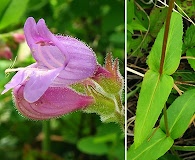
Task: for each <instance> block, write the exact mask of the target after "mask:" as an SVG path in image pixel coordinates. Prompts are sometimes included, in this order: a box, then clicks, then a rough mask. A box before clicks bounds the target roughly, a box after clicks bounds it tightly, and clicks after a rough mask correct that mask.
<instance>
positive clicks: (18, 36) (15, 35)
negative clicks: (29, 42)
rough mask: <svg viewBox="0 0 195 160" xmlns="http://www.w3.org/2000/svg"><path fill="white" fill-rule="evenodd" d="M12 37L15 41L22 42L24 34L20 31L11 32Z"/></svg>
mask: <svg viewBox="0 0 195 160" xmlns="http://www.w3.org/2000/svg"><path fill="white" fill-rule="evenodd" d="M12 36H13V39H14V41H15V42H17V43H22V42H24V41H25V36H24V34H22V33H13V35H12Z"/></svg>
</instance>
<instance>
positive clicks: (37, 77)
mask: <svg viewBox="0 0 195 160" xmlns="http://www.w3.org/2000/svg"><path fill="white" fill-rule="evenodd" d="M62 69H63V68H62V67H61V68H56V69H53V70H47V71H37V72H34V74H31V77H30V79H29V80H28V81H27V83H26V85H25V88H24V98H25V99H26V101H28V102H30V103H32V102H35V101H37V100H38V99H39V98H40V97H41V96H42V95H43V94H44V92H45V91H46V90H47V89H48V87H49V86H50V84H51V83H52V82H53V80H54V79H55V78H56V77H57V76H58V75H59V73H60V71H61V70H62Z"/></svg>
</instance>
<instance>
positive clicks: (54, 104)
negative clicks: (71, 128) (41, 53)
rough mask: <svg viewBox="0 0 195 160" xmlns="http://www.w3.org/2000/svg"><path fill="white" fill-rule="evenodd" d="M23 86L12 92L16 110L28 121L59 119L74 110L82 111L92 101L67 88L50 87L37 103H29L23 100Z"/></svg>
mask: <svg viewBox="0 0 195 160" xmlns="http://www.w3.org/2000/svg"><path fill="white" fill-rule="evenodd" d="M24 87H25V84H24V85H19V86H17V87H16V88H14V90H13V95H14V100H15V104H16V108H17V109H18V110H19V111H20V112H21V113H22V115H24V116H25V117H28V118H30V119H34V120H43V119H50V118H55V117H59V116H61V115H64V114H66V113H69V112H72V111H74V110H78V109H82V108H84V107H86V106H88V105H90V104H92V103H94V100H93V98H92V97H90V96H84V95H80V94H78V93H76V92H74V91H73V90H71V89H69V88H58V87H50V88H48V89H47V91H46V92H45V93H44V94H43V95H42V96H41V97H40V98H39V100H38V101H36V102H33V103H29V102H28V101H26V100H25V99H24V96H23V92H24Z"/></svg>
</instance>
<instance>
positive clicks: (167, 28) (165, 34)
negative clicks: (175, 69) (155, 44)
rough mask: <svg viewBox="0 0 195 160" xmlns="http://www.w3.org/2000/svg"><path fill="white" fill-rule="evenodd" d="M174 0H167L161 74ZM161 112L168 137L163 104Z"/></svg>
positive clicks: (165, 109) (165, 111)
mask: <svg viewBox="0 0 195 160" xmlns="http://www.w3.org/2000/svg"><path fill="white" fill-rule="evenodd" d="M174 2H175V0H170V1H169V8H168V13H167V18H166V23H165V31H164V38H163V45H162V54H161V60H160V69H159V73H160V75H162V73H163V66H164V61H165V55H166V48H167V41H168V34H169V27H170V21H171V15H172V10H173V7H174ZM163 114H164V122H165V129H166V135H167V137H168V136H169V135H170V134H169V129H168V119H167V108H166V106H164V108H163Z"/></svg>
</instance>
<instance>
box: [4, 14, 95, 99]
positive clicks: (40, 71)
mask: <svg viewBox="0 0 195 160" xmlns="http://www.w3.org/2000/svg"><path fill="white" fill-rule="evenodd" d="M24 34H25V37H26V41H27V43H28V45H29V47H30V49H31V51H32V55H33V57H34V58H35V60H36V63H35V64H33V65H30V66H28V67H26V68H22V69H18V71H19V72H18V73H16V75H15V76H14V77H13V78H12V80H11V81H10V82H9V83H8V84H7V85H5V88H6V89H5V90H4V91H3V92H2V94H3V93H5V92H7V91H8V90H9V89H11V88H14V87H16V86H17V85H19V84H21V83H22V82H24V81H25V80H27V78H28V80H27V83H26V85H25V88H24V98H25V99H26V100H27V101H28V102H35V101H37V100H38V99H39V98H40V97H41V96H42V95H43V94H44V92H45V91H46V90H47V89H48V87H51V86H67V85H70V84H73V83H77V82H79V81H82V80H84V79H86V78H88V77H91V76H92V75H93V74H94V72H95V69H96V67H97V62H96V57H95V54H94V52H93V51H92V50H91V49H90V48H89V47H88V46H87V45H86V44H84V43H83V42H81V41H79V40H77V39H75V38H72V37H69V36H56V35H54V34H52V33H51V32H50V31H49V29H48V28H47V26H46V24H45V21H44V20H43V19H40V20H39V21H38V23H37V24H36V22H35V20H34V19H33V18H32V17H29V18H28V19H27V20H26V23H25V25H24Z"/></svg>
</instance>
